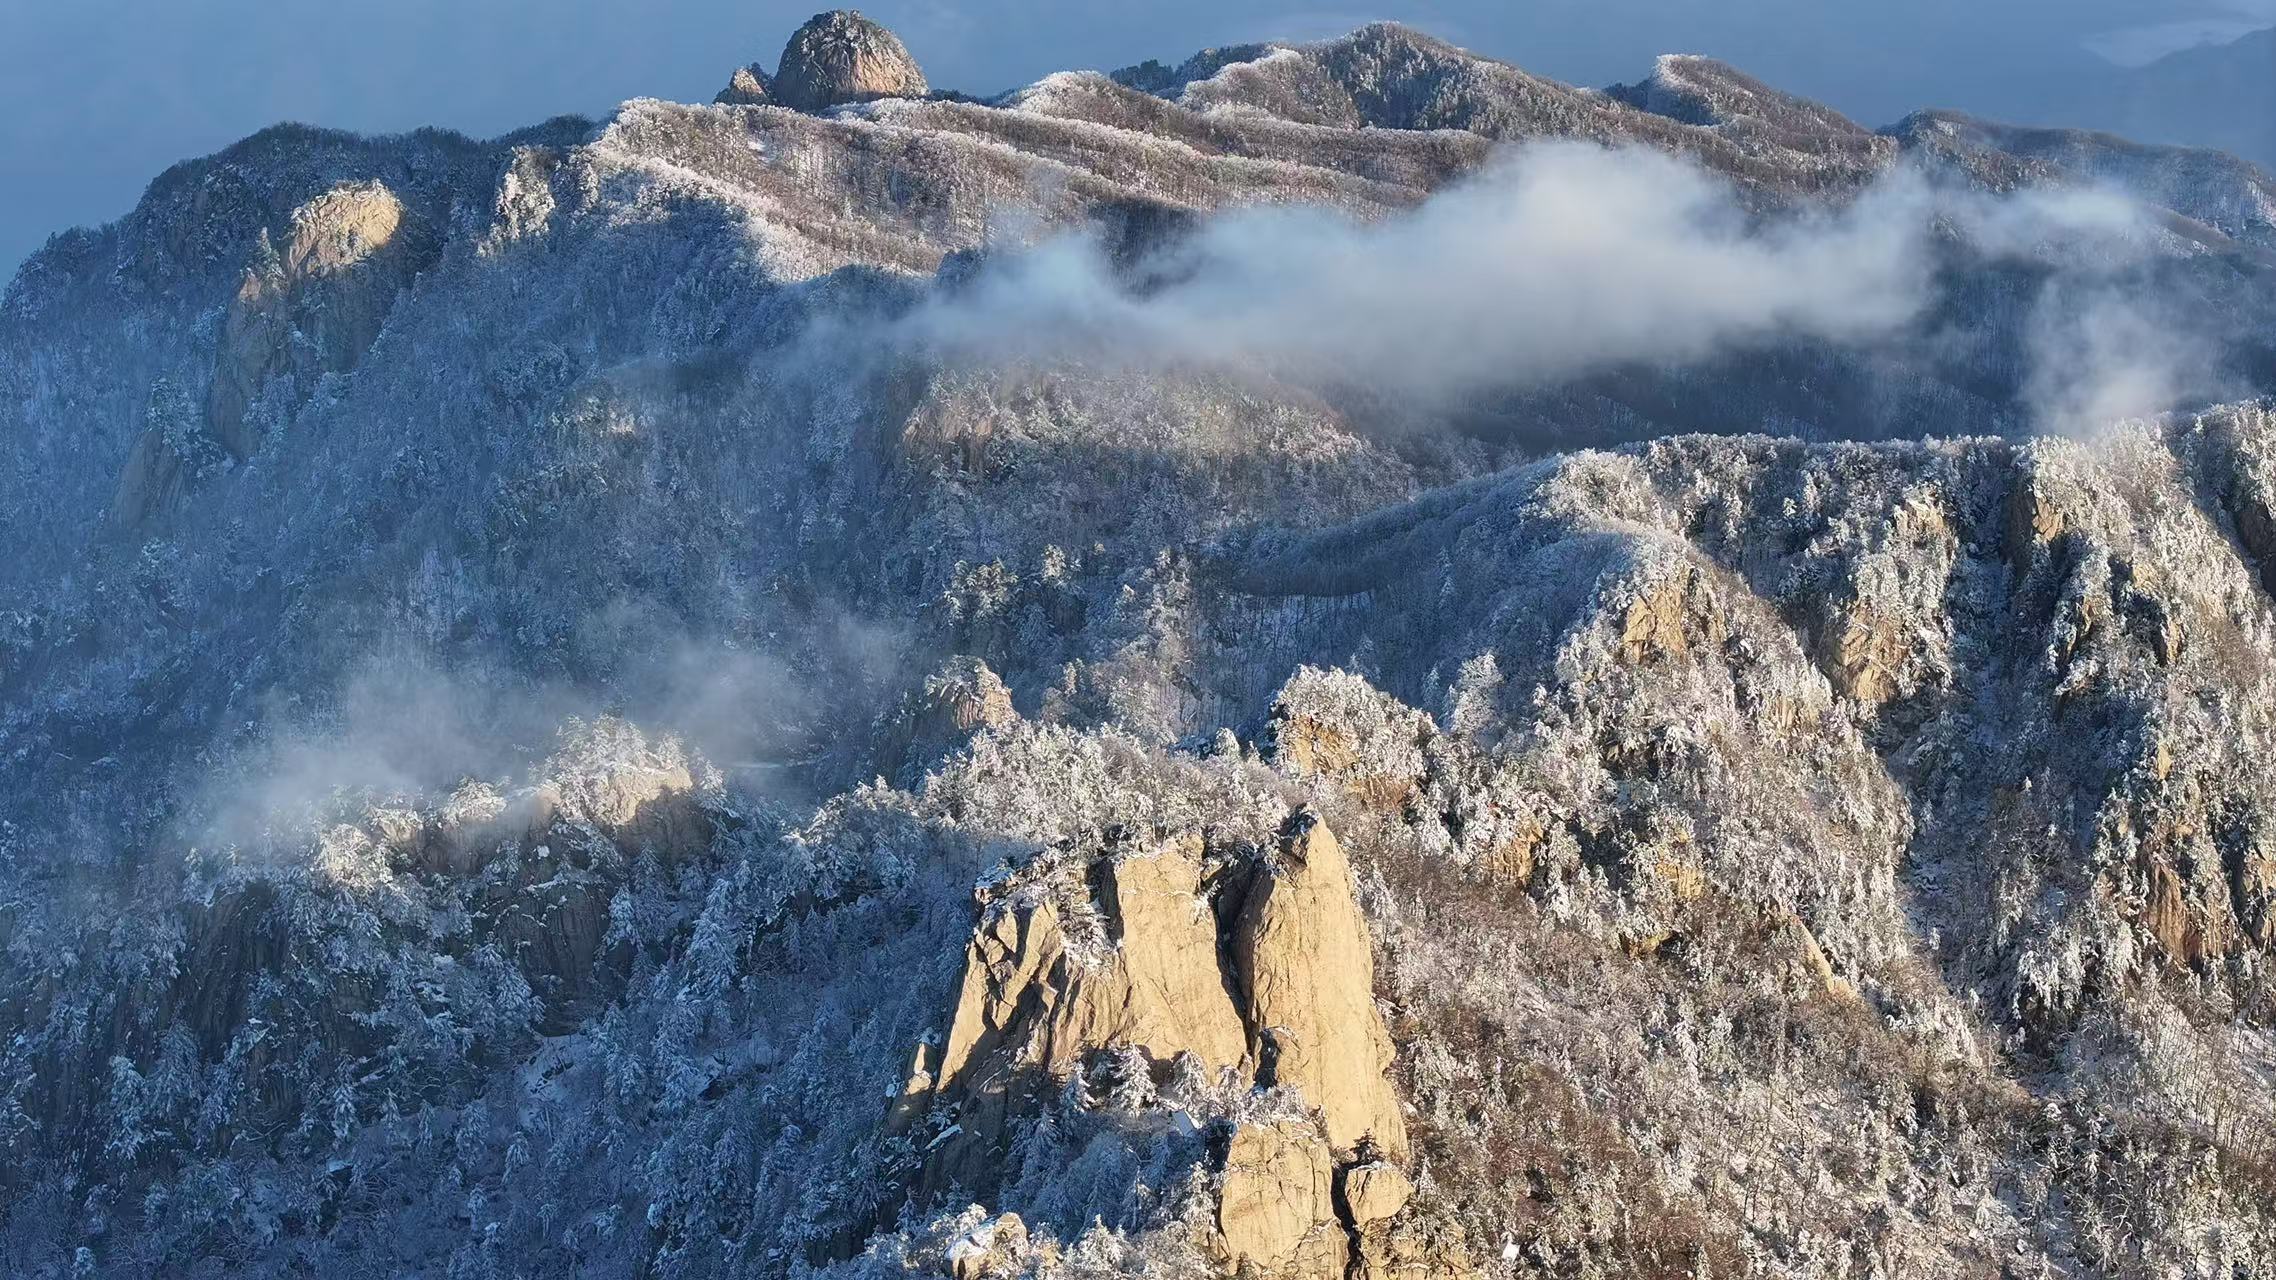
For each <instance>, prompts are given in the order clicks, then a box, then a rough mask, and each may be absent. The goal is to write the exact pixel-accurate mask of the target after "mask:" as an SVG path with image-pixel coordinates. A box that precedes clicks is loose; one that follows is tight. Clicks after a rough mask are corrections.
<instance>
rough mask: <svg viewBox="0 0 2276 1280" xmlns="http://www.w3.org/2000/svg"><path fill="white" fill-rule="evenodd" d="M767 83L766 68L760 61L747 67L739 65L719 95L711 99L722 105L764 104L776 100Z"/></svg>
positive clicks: (715, 103)
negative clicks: (768, 90)
mask: <svg viewBox="0 0 2276 1280" xmlns="http://www.w3.org/2000/svg"><path fill="white" fill-rule="evenodd" d="M767 84H768V77H767V73H766V68H764V67H761V66H760V65H759V64H758V63H756V62H754V63H752V64H751V65H749V66H747V67H737V68H735V74H734V75H732V76H729V77H728V78H727V87H726V88H724V89H721V90H720V91H719V96H718V97H715V98H713V99H712V100H711V101H712V103H713V104H714V105H716V106H722V107H756V106H763V105H765V104H766V103H769V102H772V101H774V99H773V97H772V95H770V94H769V93H768V92H767Z"/></svg>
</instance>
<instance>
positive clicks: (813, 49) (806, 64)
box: [774, 9, 931, 111]
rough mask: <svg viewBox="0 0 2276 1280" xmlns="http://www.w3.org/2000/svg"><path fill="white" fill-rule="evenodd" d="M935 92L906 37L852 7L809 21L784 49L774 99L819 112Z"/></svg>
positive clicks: (820, 15)
mask: <svg viewBox="0 0 2276 1280" xmlns="http://www.w3.org/2000/svg"><path fill="white" fill-rule="evenodd" d="M930 91H931V86H929V85H927V84H926V83H925V73H924V71H923V70H921V69H920V68H919V67H918V66H917V60H916V59H915V58H913V57H911V56H909V50H908V47H907V46H905V45H903V44H902V43H901V38H900V37H899V36H896V35H894V34H893V33H892V32H891V31H888V30H886V29H885V28H884V27H883V26H881V25H879V24H878V23H876V22H873V21H871V20H870V19H868V18H866V17H864V16H862V14H861V13H860V12H859V11H857V10H853V9H832V10H830V11H829V12H827V13H817V14H815V15H814V16H813V17H811V18H809V19H807V20H806V24H805V25H804V26H802V27H800V28H799V29H798V30H797V32H795V33H794V34H793V35H792V36H791V37H790V43H789V44H787V45H785V46H783V50H782V62H781V63H780V65H779V66H778V67H777V68H776V70H775V83H774V96H775V98H776V100H778V101H780V102H781V103H782V104H783V105H784V106H787V107H795V108H797V109H798V110H800V111H820V110H822V109H823V108H825V107H833V106H836V105H838V104H839V103H844V102H866V101H869V100H871V99H875V98H921V97H924V96H925V95H926V94H927V93H929V92H930Z"/></svg>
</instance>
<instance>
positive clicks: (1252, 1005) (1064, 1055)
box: [892, 811, 1407, 1276]
mask: <svg viewBox="0 0 2276 1280" xmlns="http://www.w3.org/2000/svg"><path fill="white" fill-rule="evenodd" d="M981 897H982V903H981V919H980V923H979V925H978V927H977V928H976V929H975V930H974V933H973V938H972V941H971V944H970V946H969V947H968V949H967V952H966V958H965V970H964V978H963V983H962V986H961V989H960V991H959V994H958V997H957V1004H956V1009H955V1011H954V1013H953V1015H952V1017H951V1020H950V1029H949V1033H948V1038H947V1042H946V1045H945V1046H944V1048H943V1051H942V1054H941V1057H940V1061H939V1065H938V1069H937V1070H932V1069H928V1068H929V1064H928V1063H927V1061H926V1056H927V1055H926V1051H925V1050H924V1049H923V1048H920V1049H919V1051H918V1055H917V1061H916V1063H915V1064H914V1067H913V1070H912V1071H911V1073H910V1077H909V1081H908V1085H907V1087H906V1092H905V1094H904V1096H903V1098H902V1099H901V1100H900V1101H899V1102H898V1103H897V1104H896V1106H895V1110H894V1117H895V1118H894V1120H893V1122H892V1123H894V1124H895V1125H897V1126H899V1127H901V1128H904V1129H905V1128H907V1127H908V1126H909V1125H911V1124H912V1123H914V1122H915V1120H916V1118H917V1117H918V1116H919V1115H921V1114H926V1113H928V1112H929V1113H931V1114H933V1115H934V1116H935V1117H936V1118H938V1119H939V1120H940V1121H941V1122H942V1123H943V1124H944V1125H945V1127H944V1128H943V1129H942V1130H941V1133H940V1136H939V1137H938V1138H937V1139H935V1141H934V1142H933V1143H932V1144H931V1145H930V1147H929V1150H928V1154H927V1160H926V1165H925V1169H924V1171H923V1174H922V1175H921V1179H920V1185H919V1187H918V1189H917V1193H918V1195H919V1196H920V1198H922V1197H926V1196H930V1195H933V1194H936V1193H937V1192H939V1191H940V1190H942V1189H944V1188H946V1187H949V1186H952V1185H954V1186H959V1187H963V1188H965V1189H967V1190H971V1189H973V1188H974V1187H976V1186H980V1185H982V1184H984V1182H985V1181H986V1180H987V1179H988V1178H989V1177H990V1176H994V1175H998V1174H1000V1170H1001V1169H1002V1167H1003V1165H1002V1158H1001V1157H1002V1152H1003V1151H1004V1149H1005V1148H1006V1146H1007V1145H1008V1144H1009V1142H1010V1141H1011V1139H1012V1137H1013V1135H1014V1133H1015V1132H1016V1131H1017V1130H1018V1128H1019V1127H1020V1126H1021V1125H1022V1124H1023V1123H1024V1122H1026V1121H1029V1120H1031V1119H1032V1118H1033V1117H1034V1116H1036V1115H1038V1114H1040V1113H1041V1112H1042V1111H1043V1110H1044V1109H1045V1108H1046V1107H1047V1106H1048V1105H1049V1103H1050V1101H1051V1100H1052V1099H1054V1098H1057V1097H1060V1096H1062V1095H1063V1094H1064V1092H1065V1089H1066V1084H1067V1082H1068V1081H1070V1080H1072V1079H1074V1078H1075V1077H1077V1076H1078V1075H1079V1074H1080V1073H1082V1072H1083V1071H1084V1070H1085V1069H1086V1068H1087V1067H1089V1066H1090V1065H1092V1064H1093V1063H1094V1062H1096V1061H1098V1060H1099V1058H1100V1057H1101V1056H1102V1055H1106V1054H1129V1053H1132V1052H1135V1053H1136V1054H1137V1055H1138V1056H1139V1058H1140V1059H1141V1060H1142V1061H1143V1062H1145V1063H1146V1064H1148V1066H1149V1067H1151V1068H1152V1069H1153V1071H1154V1073H1155V1075H1156V1077H1157V1079H1158V1080H1167V1079H1168V1078H1169V1077H1171V1076H1172V1075H1175V1074H1181V1073H1182V1074H1185V1075H1187V1076H1188V1077H1189V1078H1198V1079H1200V1080H1203V1081H1206V1082H1209V1083H1211V1084H1235V1085H1238V1086H1240V1087H1242V1088H1249V1087H1254V1088H1257V1089H1268V1090H1276V1091H1277V1092H1276V1093H1275V1094H1274V1096H1276V1097H1281V1098H1288V1099H1293V1100H1296V1101H1300V1102H1301V1104H1302V1105H1303V1108H1304V1109H1303V1110H1302V1111H1300V1112H1296V1113H1293V1114H1279V1115H1275V1116H1272V1117H1270V1118H1265V1119H1256V1120H1246V1121H1241V1122H1239V1123H1235V1124H1232V1125H1231V1132H1230V1136H1229V1139H1228V1141H1227V1143H1226V1146H1225V1148H1224V1154H1223V1157H1222V1165H1221V1168H1220V1174H1221V1177H1220V1181H1219V1184H1218V1185H1219V1196H1218V1210H1217V1225H1218V1231H1219V1238H1218V1240H1217V1241H1216V1244H1217V1246H1218V1247H1219V1248H1221V1249H1222V1251H1223V1253H1224V1255H1225V1257H1226V1259H1227V1260H1228V1262H1230V1263H1233V1264H1236V1265H1242V1264H1245V1265H1248V1266H1251V1267H1252V1268H1254V1269H1257V1270H1259V1271H1262V1272H1265V1273H1271V1274H1288V1275H1304V1276H1315V1275H1317V1276H1331V1275H1341V1274H1342V1273H1343V1270H1344V1267H1345V1265H1346V1263H1347V1262H1348V1260H1349V1241H1350V1231H1349V1230H1348V1228H1349V1227H1351V1226H1352V1225H1353V1224H1355V1223H1358V1219H1356V1218H1352V1217H1350V1216H1349V1215H1341V1214H1339V1213H1338V1212H1337V1208H1336V1200H1335V1188H1336V1185H1337V1182H1338V1179H1339V1176H1342V1175H1340V1174H1339V1166H1340V1165H1345V1164H1348V1165H1351V1166H1352V1170H1351V1176H1354V1177H1356V1178H1357V1182H1356V1183H1352V1184H1349V1185H1347V1188H1346V1199H1347V1201H1349V1203H1350V1204H1352V1205H1353V1206H1354V1212H1355V1213H1364V1214H1366V1215H1367V1218H1366V1221H1367V1222H1376V1221H1380V1220H1387V1219H1388V1218H1390V1217H1391V1216H1393V1215H1395V1214H1397V1213H1398V1212H1399V1210H1400V1209H1401V1208H1402V1207H1403V1206H1404V1204H1405V1201H1406V1194H1405V1193H1403V1192H1402V1191H1400V1190H1399V1188H1401V1187H1404V1186H1406V1182H1405V1178H1404V1175H1403V1174H1401V1173H1400V1172H1399V1170H1398V1168H1397V1165H1398V1164H1399V1163H1401V1162H1403V1161H1404V1160H1405V1159H1406V1155H1407V1134H1406V1125H1405V1122H1404V1120H1403V1119H1402V1118H1401V1116H1400V1112H1399V1102H1398V1098H1397V1095H1396V1093H1395V1092H1394V1091H1393V1089H1392V1086H1391V1083H1390V1081H1389V1079H1388V1078H1387V1077H1386V1074H1385V1073H1386V1072H1387V1071H1388V1069H1389V1068H1390V1066H1391V1059H1392V1047H1391V1041H1390V1036H1389V1033H1388V1032H1387V1031H1386V1030H1385V1028H1384V1025H1383V1020H1382V1017H1381V1016H1380V1015H1379V1014H1378V1013H1377V1012H1376V1009H1375V1005H1374V997H1373V983H1374V959H1373V956H1372V953H1371V950H1370V942H1369V935H1368V931H1367V924H1366V920H1365V918H1364V917H1363V916H1362V915H1361V914H1360V910H1359V904H1358V902H1357V900H1356V899H1355V897H1354V896H1353V892H1352V873H1351V867H1350V865H1349V863H1348V862H1347V861H1346V859H1345V857H1344V853H1343V850H1342V847H1341V846H1340V845H1339V844H1338V843H1337V842H1336V838H1335V836H1334V834H1333V833H1332V832H1330V831H1329V829H1328V827H1327V824H1326V823H1324V822H1322V821H1320V820H1319V818H1318V817H1317V816H1316V815H1314V814H1312V813H1310V812H1308V811H1306V812H1300V813H1298V814H1297V815H1296V816H1295V817H1293V818H1291V819H1290V821H1289V822H1288V824H1287V826H1286V828H1285V830H1284V832H1283V834H1282V837H1281V839H1280V841H1279V843H1278V845H1277V847H1276V848H1274V849H1273V850H1271V851H1270V852H1269V853H1268V854H1264V855H1255V854H1247V855H1244V854H1230V855H1229V854H1226V853H1223V852H1219V851H1213V850H1211V849H1210V848H1209V846H1208V845H1207V844H1206V843H1205V841H1204V840H1203V839H1202V837H1200V836H1199V835H1192V834H1189V835H1185V836H1180V837H1177V838H1173V839H1171V840H1168V841H1166V842H1164V843H1162V844H1160V845H1158V846H1155V847H1153V848H1150V849H1147V850H1144V851H1140V852H1133V853H1127V854H1124V855H1122V856H1119V857H1116V856H1109V857H1105V858H1102V859H1099V860H1097V861H1096V862H1088V861H1085V860H1082V859H1079V858H1070V857H1066V856H1059V855H1054V856H1049V857H1046V858H1045V859H1043V860H1041V861H1040V862H1039V863H1038V864H1036V865H1035V866H1033V867H1030V868H1027V869H1024V870H1023V871H1021V872H1019V873H1015V874H1014V875H1013V876H1011V877H1008V878H1006V879H1004V880H1001V881H999V882H997V883H993V884H988V885H984V886H983V888H982V890H981ZM1352 1187H1356V1189H1357V1198H1356V1199H1352V1198H1351V1196H1352ZM1359 1225H1364V1223H1359Z"/></svg>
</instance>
